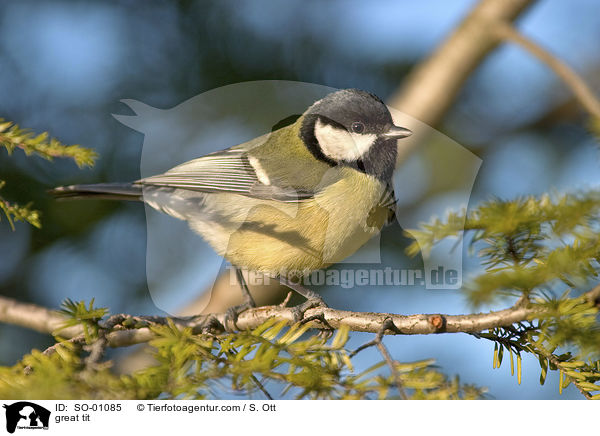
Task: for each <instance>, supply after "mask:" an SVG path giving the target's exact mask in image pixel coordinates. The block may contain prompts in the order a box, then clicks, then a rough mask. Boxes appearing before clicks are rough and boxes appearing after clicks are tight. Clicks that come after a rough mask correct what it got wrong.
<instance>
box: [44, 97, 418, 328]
mask: <svg viewBox="0 0 600 436" xmlns="http://www.w3.org/2000/svg"><path fill="white" fill-rule="evenodd" d="M296 118H297V119H296V120H295V121H293V122H291V124H288V125H285V126H284V127H281V128H279V129H277V130H274V131H272V132H270V133H268V134H266V135H263V136H260V137H258V138H255V139H253V140H250V141H248V142H245V143H243V144H239V145H235V146H233V147H230V148H227V149H225V150H221V151H217V152H214V153H210V154H207V155H205V156H202V157H199V158H196V159H193V160H190V161H188V162H185V163H182V164H180V165H177V166H175V167H174V168H171V169H169V170H168V171H166V172H164V173H162V174H157V175H153V176H150V177H146V178H142V179H140V180H136V181H134V182H131V183H100V184H92V185H71V186H61V187H57V188H54V189H53V190H51V193H52V194H53V195H54V196H55V197H57V198H63V199H66V198H96V199H113V200H133V201H142V202H144V203H146V204H148V205H149V206H151V207H152V208H154V209H156V210H158V211H161V212H164V213H166V214H168V215H170V216H172V217H174V218H177V219H180V220H184V221H187V223H188V225H189V227H190V228H191V229H192V230H193V231H194V232H195V233H197V234H199V235H200V236H201V237H202V238H204V239H205V240H206V241H207V242H208V243H209V244H210V245H211V246H212V248H213V249H214V250H215V251H216V252H217V253H218V254H219V255H221V256H223V257H224V258H225V259H226V260H228V261H229V262H230V263H231V264H232V265H233V266H234V267H235V269H236V273H237V278H238V280H239V282H240V285H241V288H242V291H243V292H244V303H243V304H242V305H239V306H236V307H234V308H230V310H229V311H228V315H230V316H231V317H232V318H233V321H234V323H235V320H236V319H237V316H238V315H239V313H241V312H242V311H243V310H246V309H247V308H250V307H254V306H255V304H254V301H253V299H252V297H251V296H250V293H249V291H248V287H247V285H246V283H245V281H244V277H243V275H242V270H248V271H254V272H260V273H264V274H267V275H268V276H271V277H274V278H276V279H279V281H280V282H281V283H282V284H283V285H285V286H287V287H288V288H291V289H293V290H294V291H296V292H298V293H299V294H301V295H302V296H304V297H305V298H306V301H305V302H304V303H303V304H301V305H298V306H296V307H295V308H293V309H294V317H295V318H296V319H297V320H300V319H302V317H303V316H304V312H305V311H306V310H308V309H309V308H312V307H318V306H322V307H326V304H325V302H324V301H323V299H322V297H321V296H320V295H319V294H317V293H316V292H314V291H312V290H310V289H308V288H306V287H304V286H303V285H302V284H301V283H300V281H299V280H298V279H297V277H299V276H301V275H302V274H305V273H308V272H310V271H314V270H317V269H321V268H326V267H328V266H330V265H331V264H334V263H336V262H339V261H341V260H343V259H344V258H346V257H348V256H350V255H351V254H353V253H354V252H355V251H357V250H358V249H359V248H360V247H361V246H362V245H363V244H365V243H366V242H367V241H368V240H369V239H370V238H371V237H372V236H374V235H375V234H376V233H378V232H379V231H380V230H381V228H382V227H383V226H384V225H385V224H386V223H388V222H390V221H391V220H392V218H393V216H394V212H395V202H394V193H393V187H392V175H393V172H394V169H395V166H396V159H397V147H398V144H397V141H398V140H400V139H403V138H407V137H409V136H410V135H411V134H412V131H411V130H409V129H407V128H405V127H401V126H397V125H395V124H394V122H393V119H392V115H391V113H390V111H389V109H388V108H387V106H386V105H385V103H384V102H383V101H382V100H381V99H380V98H379V97H377V96H376V95H374V94H372V93H369V92H366V91H362V90H359V89H342V90H338V91H335V92H332V93H330V94H328V95H326V96H325V97H323V98H322V99H320V100H317V101H316V102H314V103H313V104H312V105H311V106H309V107H308V108H307V109H306V111H305V112H304V113H303V114H301V115H300V116H299V117H296Z"/></svg>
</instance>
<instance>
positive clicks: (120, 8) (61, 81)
mask: <svg viewBox="0 0 600 436" xmlns="http://www.w3.org/2000/svg"><path fill="white" fill-rule="evenodd" d="M475 3H476V2H475V1H473V0H455V1H453V2H447V1H444V0H428V1H426V2H411V1H391V0H390V1H380V2H376V3H368V2H358V1H330V2H319V3H317V2H311V1H309V2H307V1H300V0H293V1H288V2H285V3H283V2H278V3H275V2H267V1H254V2H233V1H231V2H227V1H223V2H201V1H178V2H175V1H155V2H151V3H150V2H139V1H133V0H121V1H115V2H110V3H107V2H103V1H100V0H98V1H68V2H67V1H54V0H49V1H45V2H43V3H41V2H36V1H27V0H21V1H13V2H4V3H3V5H2V8H1V10H0V117H2V118H5V119H7V120H10V121H14V122H16V123H18V124H19V125H21V126H22V127H28V128H31V129H33V130H34V131H36V132H42V131H49V132H50V134H51V136H54V137H57V138H58V139H60V140H61V141H62V142H63V143H67V144H75V143H77V144H81V145H83V146H85V147H90V148H93V149H95V150H96V151H97V152H98V153H99V155H100V158H99V159H98V162H97V164H96V165H95V167H94V168H92V169H83V170H82V169H78V168H77V167H76V166H75V164H74V163H72V162H70V161H66V160H65V161H61V160H57V161H55V162H54V163H49V162H47V161H45V160H43V159H40V158H35V157H32V158H28V157H25V156H24V155H23V154H22V153H20V152H19V151H16V152H15V153H14V154H13V156H12V157H10V158H9V157H8V156H7V153H6V151H5V150H0V178H1V179H3V180H5V181H6V182H7V185H6V187H5V188H4V189H3V191H2V195H3V196H4V197H5V198H6V199H8V200H10V201H15V202H20V203H28V202H29V201H33V202H34V204H35V207H36V208H37V209H39V210H41V211H42V214H43V215H42V224H43V227H42V229H40V230H38V229H34V228H32V227H31V226H29V225H26V224H17V225H16V227H17V228H16V231H15V232H13V231H11V229H10V227H9V225H8V223H7V222H6V220H4V219H3V220H2V221H0V294H2V295H6V296H10V297H13V298H16V299H19V300H21V301H31V302H35V303H38V304H41V305H44V306H46V307H51V308H56V307H58V306H59V305H60V303H61V302H62V301H63V300H64V299H65V298H71V299H73V300H86V301H89V300H90V299H92V298H95V300H96V304H97V305H100V306H107V307H109V308H110V310H111V312H112V313H120V312H126V313H131V314H155V313H156V314H162V313H163V312H162V311H161V309H160V308H157V307H156V305H155V304H154V302H153V300H152V298H151V295H150V293H149V292H148V286H147V279H146V244H147V235H146V232H147V227H146V214H145V211H144V206H143V205H141V204H130V203H117V202H98V201H86V202H60V203H58V202H55V201H53V200H52V199H51V198H49V196H48V195H47V194H46V192H45V191H46V189H48V188H51V187H54V186H57V185H64V184H71V183H93V182H106V181H130V180H134V179H137V178H139V177H140V160H141V157H142V146H143V143H144V136H143V134H142V133H140V132H138V131H136V130H133V129H131V128H129V127H127V126H125V125H123V124H122V123H120V122H119V121H117V120H116V119H115V118H114V117H113V116H112V115H111V114H122V115H132V111H131V109H130V108H128V107H127V106H126V105H124V104H123V103H121V102H120V100H122V99H134V100H138V101H141V102H144V103H145V104H147V105H149V106H152V107H155V108H159V109H170V108H173V107H175V106H177V105H179V104H180V103H182V102H184V101H186V100H188V99H190V98H192V97H194V96H196V95H198V94H201V93H204V92H206V91H209V90H212V89H214V88H217V87H221V86H224V85H229V84H235V83H238V82H245V81H253V80H289V81H301V82H310V83H315V84H319V85H326V86H328V87H332V88H349V87H355V88H361V89H365V90H368V91H370V92H373V93H375V94H377V95H379V96H380V97H381V98H383V99H384V100H385V99H386V98H387V97H389V96H390V95H392V93H394V91H396V90H397V89H398V88H399V87H400V86H401V84H402V81H403V79H404V78H405V76H406V75H407V73H408V72H409V71H410V70H411V68H412V67H413V66H414V65H415V64H416V63H418V62H419V60H421V59H423V58H424V57H425V56H427V54H428V53H430V52H431V51H432V50H433V49H434V48H435V47H436V45H438V44H439V43H440V42H441V41H443V39H444V37H445V36H446V35H447V34H448V33H449V32H450V31H451V30H452V29H453V28H454V27H455V26H456V25H457V23H458V22H459V21H460V20H461V19H462V18H463V17H464V15H465V14H466V13H467V12H468V11H469V10H470V9H471V8H472V7H473V5H474V4H475ZM518 28H519V29H520V30H521V31H522V32H523V33H525V34H526V35H528V36H529V37H531V38H532V39H534V40H535V41H537V42H538V43H540V45H542V46H544V47H546V48H548V49H549V50H550V51H551V52H553V53H554V54H556V55H557V56H558V57H559V58H560V59H562V60H563V61H564V62H566V63H568V64H569V65H570V66H572V67H573V68H574V69H575V70H577V71H578V72H579V73H580V74H581V75H582V76H583V77H584V78H585V79H586V80H587V81H588V83H590V84H592V85H593V86H595V89H596V90H598V89H599V87H600V80H599V77H600V75H599V72H600V52H598V43H599V42H600V4H598V2H597V1H595V0H573V1H571V2H564V1H561V0H541V1H539V2H538V3H536V4H535V5H534V6H533V7H532V8H531V9H530V10H529V11H528V12H526V13H525V14H524V15H523V16H522V18H521V19H520V20H519V21H518ZM262 127H263V126H260V128H262ZM436 128H437V129H438V130H439V131H440V132H442V133H443V134H445V135H447V136H448V137H450V138H452V139H453V140H454V141H456V142H457V143H458V144H460V145H461V146H462V147H465V148H466V149H467V150H469V151H470V152H471V153H473V155H474V156H476V157H478V158H479V159H481V167H480V169H479V172H478V173H473V176H474V175H475V174H476V175H477V177H476V178H475V183H474V187H473V192H472V195H471V197H470V200H469V206H470V207H472V206H473V205H476V204H477V203H479V202H481V201H483V200H485V199H488V198H490V197H492V196H497V197H500V198H514V197H515V196H518V195H525V194H541V193H543V192H549V191H550V192H557V191H558V192H567V191H569V192H574V191H577V190H582V189H588V188H590V187H594V186H596V187H597V186H598V185H599V184H600V171H598V164H599V160H598V158H599V156H598V148H597V144H596V142H595V141H594V139H593V138H592V136H591V135H590V134H589V131H588V130H587V129H586V125H585V117H584V114H583V112H582V111H581V109H580V107H579V106H578V104H577V103H576V102H575V101H574V100H573V99H572V97H571V94H570V92H569V91H568V90H567V89H566V88H565V87H564V86H563V84H562V83H561V82H560V81H559V80H558V79H557V78H556V77H555V75H554V74H553V73H552V71H550V70H548V69H547V67H545V66H544V65H542V64H540V63H539V62H538V61H537V60H536V59H534V58H532V57H531V55H529V54H528V53H525V52H524V51H522V50H521V49H520V48H519V47H516V46H512V45H511V46H509V45H502V46H500V47H499V48H497V49H496V50H495V51H494V52H493V53H492V54H491V55H490V56H489V57H488V58H487V59H486V60H485V61H484V63H483V64H482V65H481V66H480V67H479V68H478V69H477V70H476V71H475V72H474V73H473V74H472V75H471V76H470V78H469V80H468V81H467V83H466V86H465V87H464V89H462V90H461V92H460V94H459V97H458V99H457V100H456V103H455V104H454V105H453V107H452V108H451V110H450V111H449V112H448V113H447V115H446V116H445V118H444V119H443V121H442V122H441V124H440V125H439V126H436ZM263 133H266V132H263ZM251 137H252V136H250V137H248V138H247V139H250V138H251ZM227 139H228V137H221V138H220V139H219V141H226V140H227ZM234 143H235V142H231V143H230V145H233V144H234ZM431 150H435V148H431ZM448 159H450V157H448V156H440V155H439V154H435V153H432V152H430V153H428V152H426V151H425V152H424V153H422V154H419V156H417V157H415V158H411V159H410V160H409V161H408V162H407V164H406V166H405V167H404V168H403V171H402V174H401V175H400V176H399V177H400V179H399V180H397V184H396V186H397V187H398V186H409V187H410V189H407V190H406V192H403V191H402V190H400V193H399V197H400V200H401V202H400V205H401V208H402V209H403V210H406V211H410V213H412V214H414V215H418V216H428V214H429V215H430V213H429V212H428V211H431V210H433V209H438V208H439V205H449V206H452V205H453V204H454V200H455V198H456V192H457V189H459V188H461V187H462V186H464V183H465V181H464V180H462V179H461V177H459V175H461V174H463V173H465V172H470V171H472V167H469V168H468V169H465V168H462V167H461V162H462V161H461V160H460V159H458V161H457V162H452V168H451V169H450V170H449V169H448V168H447V167H448V165H447V163H448V162H449V161H448ZM441 161H443V162H445V163H446V165H445V169H440V162H441ZM471 164H472V162H471V163H470V165H471ZM439 171H446V172H449V174H448V176H449V177H447V178H446V179H445V180H448V182H447V183H435V180H437V179H436V178H435V177H432V175H433V174H435V173H437V172H439ZM452 174H455V175H456V177H454V178H452V177H450V176H451V175H452ZM469 174H470V173H469ZM453 180H454V181H453ZM397 189H398V188H397ZM432 205H435V206H436V207H434V208H433V209H432ZM381 241H382V251H381V253H382V262H383V263H384V264H385V265H393V266H395V267H399V266H400V267H403V268H410V267H414V268H422V265H423V263H422V260H421V259H419V258H415V259H408V258H406V256H405V255H404V254H403V250H404V248H405V247H406V245H407V244H408V243H409V242H410V241H409V239H407V238H406V237H404V236H403V235H402V229H401V227H400V226H399V225H398V224H396V225H393V226H391V227H389V228H386V229H385V231H384V233H383V235H382V237H381ZM464 256H465V258H464V266H465V271H466V272H469V271H471V272H475V271H477V270H478V262H477V259H476V258H473V257H472V256H469V254H468V253H467V252H466V251H465V253H464ZM213 263H214V262H213ZM205 287H206V284H205V283H204V284H203V285H198V286H197V291H198V293H200V292H202V291H203V290H204V289H205ZM321 291H323V294H324V296H325V299H326V300H327V302H328V303H329V305H330V306H332V307H334V308H339V309H348V310H360V311H392V312H396V313H403V314H410V313H435V312H442V313H466V312H468V311H471V310H472V308H470V307H469V306H468V305H467V304H466V302H465V301H464V298H463V297H462V295H461V294H460V293H459V292H457V291H451V290H449V291H437V290H423V289H422V288H410V287H403V288H402V289H398V288H392V287H390V288H387V287H377V288H376V289H365V288H357V289H349V290H348V289H343V290H340V289H321ZM190 297H193V296H190ZM178 304H179V305H184V303H183V301H179V300H178ZM367 338H368V336H367V335H362V334H354V335H353V337H352V339H351V343H350V347H351V348H353V347H355V346H358V345H359V344H361V343H363V342H364V341H365V340H367ZM50 344H51V340H50V339H49V338H48V337H47V336H45V335H42V334H38V333H35V332H32V331H29V330H26V329H21V328H18V327H13V326H7V325H0V364H2V365H12V364H14V363H15V362H16V361H17V360H18V359H19V358H20V357H21V356H22V355H23V354H24V353H26V352H28V351H29V350H30V349H31V348H41V349H43V348H45V347H47V346H48V345H50ZM386 344H387V345H388V347H389V348H390V351H391V353H392V355H393V356H394V358H395V359H397V360H400V361H411V360H417V359H425V358H430V357H433V358H435V359H436V361H437V364H438V365H439V366H440V367H441V368H442V369H443V370H444V372H446V373H447V374H449V375H454V374H458V375H459V376H460V378H461V381H463V382H467V383H475V384H479V385H484V386H488V387H489V393H490V397H491V398H497V399H542V398H544V399H545V398H548V399H552V398H563V399H570V398H579V397H580V396H579V394H578V393H577V392H576V391H575V390H574V389H573V388H572V387H569V388H568V389H566V390H565V392H563V394H562V396H559V395H558V387H557V384H558V383H557V382H558V380H557V379H558V375H557V374H555V373H551V374H550V376H549V377H548V380H547V382H546V385H545V386H543V387H540V386H539V382H538V376H539V365H538V363H537V361H534V360H533V359H527V358H526V359H524V366H523V374H524V377H523V382H522V384H521V385H520V386H519V385H518V384H517V381H516V378H513V377H511V376H510V370H509V368H508V366H507V365H506V364H505V365H504V366H503V367H502V368H501V369H499V370H492V368H491V367H492V351H493V346H492V344H491V342H483V341H478V340H476V339H474V338H472V337H470V336H467V335H435V336H434V335H430V336H427V337H393V338H388V339H386ZM127 352H129V350H120V351H119V352H116V353H115V355H114V357H115V359H121V358H123V354H124V353H127ZM376 357H377V356H376V354H369V353H368V352H365V353H363V354H361V355H359V357H358V360H357V362H358V365H359V367H358V368H357V370H360V369H361V368H360V365H364V367H366V366H368V365H369V364H370V363H372V362H373V359H375V358H376Z"/></svg>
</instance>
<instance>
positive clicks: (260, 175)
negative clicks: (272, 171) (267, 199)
mask: <svg viewBox="0 0 600 436" xmlns="http://www.w3.org/2000/svg"><path fill="white" fill-rule="evenodd" d="M248 162H250V165H252V168H254V172H255V173H256V178H257V179H258V181H259V182H260V183H262V184H263V185H270V184H271V180H270V179H269V176H268V175H267V173H266V172H265V170H263V167H262V166H261V165H260V162H259V161H258V159H257V158H255V157H254V156H248Z"/></svg>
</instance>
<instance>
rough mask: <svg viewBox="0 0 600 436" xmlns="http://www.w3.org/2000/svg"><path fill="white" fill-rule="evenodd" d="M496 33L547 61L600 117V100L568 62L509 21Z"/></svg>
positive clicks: (576, 94)
mask: <svg viewBox="0 0 600 436" xmlns="http://www.w3.org/2000/svg"><path fill="white" fill-rule="evenodd" d="M496 34H497V35H498V36H499V37H500V38H502V39H504V40H506V41H511V42H514V43H516V44H518V45H520V46H521V47H523V48H524V49H525V50H527V51H528V52H529V53H531V54H532V55H533V56H535V57H536V58H538V59H539V60H540V61H542V62H543V63H545V64H546V65H547V66H548V67H549V68H550V69H551V70H552V71H554V73H556V75H557V76H558V77H560V79H561V80H562V81H563V82H564V83H565V85H567V86H568V87H569V88H570V89H571V91H572V92H573V94H574V95H575V97H576V98H577V100H578V101H579V103H581V105H582V106H583V107H584V108H585V110H586V111H588V112H589V113H590V115H593V116H594V117H596V118H598V119H600V101H599V100H598V99H597V98H596V96H595V95H594V92H593V91H592V90H591V89H590V87H589V86H588V85H587V84H586V83H585V81H584V80H583V79H582V78H581V77H580V76H579V75H578V74H577V73H576V72H575V71H574V70H573V69H572V68H571V67H569V66H568V65H567V64H565V63H564V62H562V61H561V60H560V59H558V58H556V57H555V56H553V55H552V54H551V53H550V52H548V51H547V50H545V49H544V48H542V47H540V46H539V45H537V44H536V43H535V42H533V41H531V40H530V39H528V38H526V37H525V36H523V35H522V34H521V33H519V31H518V30H517V29H515V28H514V27H513V26H512V25H510V24H508V23H498V24H497V26H496Z"/></svg>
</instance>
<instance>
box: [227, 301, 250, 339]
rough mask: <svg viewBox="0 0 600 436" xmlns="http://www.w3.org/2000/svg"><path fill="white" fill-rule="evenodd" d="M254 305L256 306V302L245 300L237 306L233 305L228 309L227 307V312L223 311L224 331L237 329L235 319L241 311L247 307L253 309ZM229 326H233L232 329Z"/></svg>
mask: <svg viewBox="0 0 600 436" xmlns="http://www.w3.org/2000/svg"><path fill="white" fill-rule="evenodd" d="M255 307H256V304H254V301H246V302H245V303H242V304H240V305H238V306H233V307H230V308H229V309H227V312H225V322H224V326H225V331H227V332H229V333H231V332H233V331H237V330H238V326H237V320H238V318H239V316H240V314H241V313H242V312H245V311H246V310H248V309H253V308H255ZM230 326H233V329H231V328H230Z"/></svg>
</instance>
